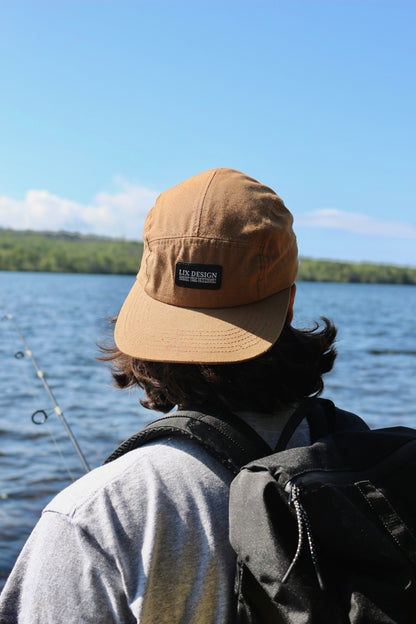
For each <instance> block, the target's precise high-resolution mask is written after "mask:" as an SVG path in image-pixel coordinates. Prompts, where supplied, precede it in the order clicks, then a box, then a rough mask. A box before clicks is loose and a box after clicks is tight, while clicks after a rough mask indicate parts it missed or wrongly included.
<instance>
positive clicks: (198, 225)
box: [195, 169, 217, 236]
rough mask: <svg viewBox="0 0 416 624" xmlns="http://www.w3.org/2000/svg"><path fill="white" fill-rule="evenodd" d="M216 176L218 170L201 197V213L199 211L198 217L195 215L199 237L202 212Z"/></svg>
mask: <svg viewBox="0 0 416 624" xmlns="http://www.w3.org/2000/svg"><path fill="white" fill-rule="evenodd" d="M216 174H217V170H216V169H214V171H213V172H212V175H211V178H210V179H209V180H208V182H207V185H206V187H205V190H204V191H203V193H202V196H201V199H200V202H199V211H198V213H197V215H195V217H196V218H195V223H196V235H197V236H199V232H200V229H201V219H202V210H203V208H204V202H205V198H206V196H207V193H208V189H209V187H210V186H211V184H212V181H213V179H214V178H215V176H216Z"/></svg>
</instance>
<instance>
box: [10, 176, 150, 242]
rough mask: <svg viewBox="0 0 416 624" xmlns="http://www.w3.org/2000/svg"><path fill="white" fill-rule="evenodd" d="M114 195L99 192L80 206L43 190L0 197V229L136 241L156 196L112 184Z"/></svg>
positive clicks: (120, 183)
mask: <svg viewBox="0 0 416 624" xmlns="http://www.w3.org/2000/svg"><path fill="white" fill-rule="evenodd" d="M116 185H117V187H118V188H117V191H116V192H115V193H109V192H104V191H103V192H100V193H97V195H96V196H95V197H94V198H93V200H92V202H91V203H89V204H81V203H78V202H74V201H71V200H69V199H65V198H62V197H58V196H56V195H52V194H51V193H49V191H45V190H30V191H28V192H27V193H26V195H25V197H24V199H22V200H16V199H11V198H9V197H0V226H1V227H11V228H14V229H31V230H68V231H71V232H80V233H83V234H100V235H104V236H115V237H125V238H133V239H137V238H140V237H141V234H142V231H143V225H144V220H145V218H146V214H147V213H148V211H149V210H150V208H151V207H152V206H153V204H154V202H155V199H156V197H157V195H158V193H157V192H155V191H152V190H150V189H147V188H145V187H142V186H137V185H133V184H130V183H128V182H127V181H126V180H124V179H122V178H118V179H117V180H116Z"/></svg>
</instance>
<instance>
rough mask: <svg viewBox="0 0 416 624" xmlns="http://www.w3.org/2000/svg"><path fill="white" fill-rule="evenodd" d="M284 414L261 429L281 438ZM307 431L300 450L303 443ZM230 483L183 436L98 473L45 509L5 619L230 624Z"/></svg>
mask: <svg viewBox="0 0 416 624" xmlns="http://www.w3.org/2000/svg"><path fill="white" fill-rule="evenodd" d="M242 416H243V418H244V419H245V420H249V421H250V423H251V420H252V419H251V418H250V416H249V415H246V414H243V415H242ZM281 416H282V415H280V417H279V418H275V419H274V427H273V426H271V424H270V417H268V418H267V419H266V421H265V422H266V423H267V424H266V426H265V428H266V431H264V427H263V430H262V428H261V427H260V428H259V429H258V431H259V433H260V434H262V435H263V436H264V437H265V438H266V439H268V440H269V441H270V440H271V441H274V440H275V439H276V438H277V437H278V432H279V431H280V429H281V428H282V424H283V423H284V421H285V420H286V418H282V417H281ZM304 434H305V430H304V431H303V433H302V431H301V432H299V434H298V436H300V437H299V440H298V442H297V441H296V439H294V440H293V441H292V444H291V446H294V445H299V444H304V443H305V441H304V440H305V438H304V437H303V436H304ZM306 437H307V431H306ZM231 479H232V474H231V473H230V472H229V471H228V470H227V469H226V468H225V467H224V466H222V465H221V464H220V463H219V462H218V461H217V460H215V459H214V458H212V457H211V456H210V455H209V454H208V453H207V452H206V451H205V450H204V449H203V448H201V447H200V446H199V445H198V444H197V443H195V442H193V441H191V440H183V439H174V440H166V441H163V442H157V443H156V442H154V443H152V444H149V445H146V446H144V447H141V448H139V449H137V450H134V451H131V452H130V453H127V454H126V455H124V456H122V457H121V458H119V459H117V460H116V461H114V462H112V463H110V464H106V465H104V466H101V467H99V468H97V469H95V470H93V471H92V472H90V473H89V474H87V475H85V476H84V477H82V478H81V479H79V480H78V481H77V482H75V483H74V484H72V485H70V486H69V487H68V488H66V489H65V490H63V491H62V492H61V493H60V494H58V495H57V496H56V497H55V498H54V499H53V500H52V501H51V503H50V504H49V505H48V506H47V507H46V508H45V510H44V512H43V514H42V517H41V519H40V520H39V522H38V524H37V525H36V527H35V529H34V531H33V532H32V535H31V536H30V538H29V540H28V541H27V543H26V545H25V546H24V548H23V550H22V553H21V555H20V557H19V558H18V560H17V562H16V565H15V567H14V569H13V571H12V573H11V575H10V577H9V579H8V582H7V584H6V587H5V589H4V591H3V593H2V596H1V598H0V622H1V623H2V624H10V623H13V624H15V623H18V624H60V623H62V624H64V623H65V624H110V623H117V624H127V623H129V624H130V623H136V622H140V623H141V624H179V623H180V624H226V623H228V622H230V621H231V620H232V616H231V614H232V608H233V584H234V570H235V554H234V552H233V550H232V549H231V546H230V544H229V542H228V496H229V484H230V481H231Z"/></svg>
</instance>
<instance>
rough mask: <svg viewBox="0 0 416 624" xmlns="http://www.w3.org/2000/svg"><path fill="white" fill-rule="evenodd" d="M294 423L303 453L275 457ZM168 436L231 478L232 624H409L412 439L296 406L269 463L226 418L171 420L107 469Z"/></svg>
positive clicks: (414, 540) (415, 529) (414, 567)
mask: <svg viewBox="0 0 416 624" xmlns="http://www.w3.org/2000/svg"><path fill="white" fill-rule="evenodd" d="M305 418H307V420H308V424H309V427H310V432H311V440H312V442H313V443H312V444H311V446H305V447H298V448H291V449H288V450H284V449H285V448H286V445H287V444H288V442H289V440H290V438H291V437H292V435H293V433H294V431H295V430H296V428H297V426H298V425H299V424H300V422H302V420H303V419H305ZM172 435H173V436H175V435H181V436H185V437H189V438H191V439H193V440H196V441H197V442H199V443H200V444H201V445H202V446H203V447H205V448H206V449H207V450H208V451H209V452H210V453H211V454H212V455H214V456H215V457H216V458H217V459H218V460H219V461H221V462H222V463H223V464H224V465H226V466H227V467H228V468H229V469H230V470H232V472H233V473H234V474H235V475H236V476H235V478H234V480H233V481H232V483H231V491H230V541H231V544H232V546H233V548H234V550H235V552H236V554H237V571H236V622H238V623H239V624H278V623H281V622H282V623H288V624H292V623H294V624H318V623H319V624H344V623H345V624H347V623H351V624H366V623H377V624H393V623H394V624H414V623H415V622H416V537H415V536H416V495H415V491H414V483H415V480H416V431H414V430H413V429H409V428H405V427H394V428H390V429H379V430H370V429H369V428H368V427H367V425H366V424H365V423H364V422H363V421H362V420H361V419H360V418H359V417H358V416H355V415H354V414H351V413H349V412H344V411H343V410H339V409H338V408H335V406H334V404H333V403H332V402H331V401H328V400H324V399H307V400H306V401H305V402H304V403H302V405H301V406H300V407H299V408H298V409H297V410H296V411H295V413H294V414H293V416H292V417H291V418H290V419H289V422H288V423H287V425H286V426H285V428H284V430H283V432H282V434H281V436H280V439H279V442H278V444H277V447H276V449H275V451H272V450H271V449H270V448H269V447H268V445H267V444H266V443H265V442H264V441H263V439H262V438H260V436H258V435H257V433H256V432H255V431H254V430H253V429H251V428H250V427H249V426H248V425H247V424H246V423H244V422H243V421H242V420H240V419H239V418H237V417H236V416H235V415H234V414H231V413H228V412H225V411H222V412H221V413H220V414H217V415H214V414H212V413H207V414H205V413H202V412H198V411H178V412H176V413H174V414H172V415H171V416H165V417H163V418H161V419H159V420H157V421H155V422H153V423H151V424H150V425H148V426H147V427H146V428H145V429H143V430H142V431H140V432H139V433H138V434H136V435H134V436H132V437H131V438H129V439H128V440H126V441H125V442H124V443H123V444H122V445H121V446H120V447H119V448H118V449H117V450H116V451H115V452H114V453H113V454H112V455H111V456H110V457H109V458H108V459H107V462H108V461H112V460H113V459H116V458H117V457H119V456H120V455H122V454H124V453H126V452H127V451H129V450H132V449H133V448H137V447H138V446H141V445H143V444H145V443H146V442H149V441H152V440H155V439H156V438H160V437H167V436H168V437H169V436H172Z"/></svg>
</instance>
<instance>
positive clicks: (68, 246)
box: [0, 229, 143, 274]
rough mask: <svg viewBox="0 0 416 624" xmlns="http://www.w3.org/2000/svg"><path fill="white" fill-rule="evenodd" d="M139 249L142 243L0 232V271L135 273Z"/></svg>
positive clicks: (50, 234)
mask: <svg viewBox="0 0 416 624" xmlns="http://www.w3.org/2000/svg"><path fill="white" fill-rule="evenodd" d="M142 249H143V244H142V243H135V242H130V241H125V240H117V239H112V238H103V237H98V236H84V235H82V234H72V233H70V232H32V231H19V230H8V229H0V270H1V271H45V272H54V273H115V274H135V273H137V271H138V267H139V263H140V260H141V255H142Z"/></svg>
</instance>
